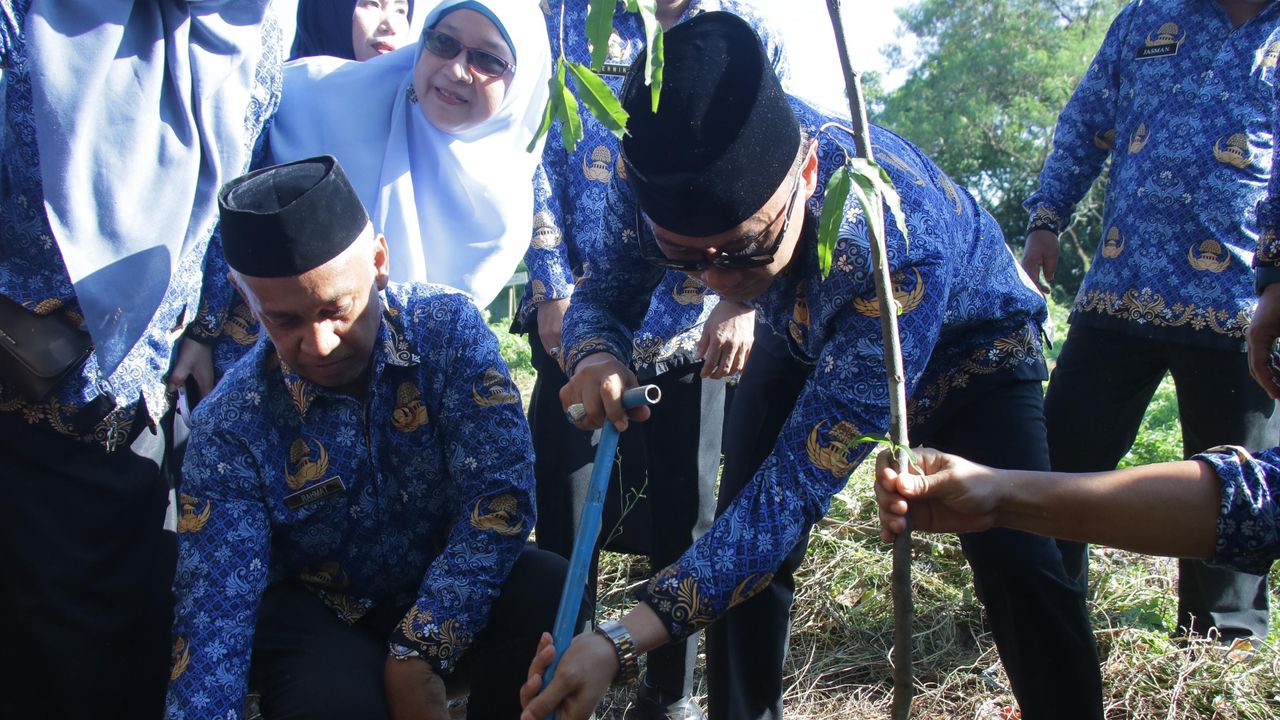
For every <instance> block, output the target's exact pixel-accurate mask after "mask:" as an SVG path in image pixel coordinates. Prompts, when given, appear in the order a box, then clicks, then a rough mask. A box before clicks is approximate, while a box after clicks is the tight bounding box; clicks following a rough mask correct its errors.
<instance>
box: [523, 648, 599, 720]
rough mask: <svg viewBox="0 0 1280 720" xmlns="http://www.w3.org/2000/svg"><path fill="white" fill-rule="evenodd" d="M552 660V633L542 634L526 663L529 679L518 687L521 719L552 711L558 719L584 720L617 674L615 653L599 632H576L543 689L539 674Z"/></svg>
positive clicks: (537, 719) (537, 718) (537, 717)
mask: <svg viewBox="0 0 1280 720" xmlns="http://www.w3.org/2000/svg"><path fill="white" fill-rule="evenodd" d="M553 660H555V648H554V647H552V645H551V635H550V634H549V633H543V634H542V641H541V642H539V643H538V652H537V654H535V655H534V656H533V662H532V663H530V664H529V679H528V680H526V681H525V683H524V685H523V686H521V688H520V705H521V706H522V707H523V708H524V712H523V713H521V715H520V720H542V718H545V717H548V716H549V715H550V714H551V713H553V712H554V713H555V714H556V719H557V720H586V719H587V718H589V717H591V713H593V712H595V709H596V706H597V705H599V704H600V699H601V698H603V697H604V694H605V692H606V691H607V690H608V689H609V685H610V684H612V683H613V678H614V676H615V675H617V674H618V654H617V652H615V651H614V649H613V645H612V644H611V643H610V642H609V641H608V640H607V639H605V638H604V637H603V636H602V635H600V634H599V633H596V632H593V631H591V630H588V631H586V632H584V633H581V634H579V635H578V636H577V637H575V638H574V639H573V642H572V643H570V645H569V650H568V651H567V652H566V653H565V654H564V657H562V658H560V664H559V665H558V666H556V676H555V677H554V678H552V680H551V684H550V685H548V686H547V687H546V689H543V687H542V675H543V673H545V672H546V670H547V668H548V667H550V665H551V662H552V661H553Z"/></svg>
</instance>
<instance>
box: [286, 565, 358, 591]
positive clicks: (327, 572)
mask: <svg viewBox="0 0 1280 720" xmlns="http://www.w3.org/2000/svg"><path fill="white" fill-rule="evenodd" d="M298 579H299V580H301V581H302V582H304V583H307V584H308V585H315V586H317V587H322V588H331V589H333V590H345V589H346V588H347V587H348V586H349V585H350V584H351V579H350V578H348V577H347V573H346V571H345V570H343V569H342V566H341V565H339V564H338V562H337V561H336V560H335V561H331V562H327V563H321V564H320V565H313V566H312V567H309V568H307V569H305V570H303V571H302V572H300V573H298Z"/></svg>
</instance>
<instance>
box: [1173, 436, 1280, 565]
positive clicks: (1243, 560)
mask: <svg viewBox="0 0 1280 720" xmlns="http://www.w3.org/2000/svg"><path fill="white" fill-rule="evenodd" d="M1194 459H1195V460H1202V461H1204V462H1207V463H1209V465H1210V466H1212V467H1213V471H1214V472H1215V473H1217V475H1218V478H1219V479H1220V480H1221V481H1222V505H1221V509H1220V511H1219V514H1218V542H1217V547H1216V549H1215V551H1214V555H1213V559H1212V560H1211V562H1213V563H1216V564H1219V565H1229V566H1231V567H1233V568H1236V569H1238V570H1243V571H1245V572H1250V573H1255V574H1259V575H1261V574H1264V573H1266V572H1267V571H1268V570H1269V569H1270V568H1271V562H1272V561H1273V560H1275V559H1276V558H1277V557H1280V498H1278V497H1277V495H1280V448H1272V449H1270V450H1265V451H1263V452H1261V453H1258V454H1257V455H1256V456H1255V455H1251V454H1249V451H1248V450H1245V449H1244V448H1242V447H1236V446H1226V445H1224V446H1222V447H1216V448H1211V449H1210V450H1208V451H1206V452H1204V453H1201V454H1199V455H1196V456H1195V458H1194Z"/></svg>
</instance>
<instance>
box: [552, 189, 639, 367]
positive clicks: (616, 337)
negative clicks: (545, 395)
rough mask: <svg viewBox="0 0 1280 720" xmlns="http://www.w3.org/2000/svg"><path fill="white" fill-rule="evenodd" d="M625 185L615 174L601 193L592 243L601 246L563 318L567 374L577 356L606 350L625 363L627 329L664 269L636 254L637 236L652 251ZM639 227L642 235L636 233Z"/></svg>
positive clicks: (629, 342)
mask: <svg viewBox="0 0 1280 720" xmlns="http://www.w3.org/2000/svg"><path fill="white" fill-rule="evenodd" d="M635 208H636V206H635V201H634V197H633V196H632V194H631V188H630V187H628V186H627V184H626V181H625V180H621V179H619V178H618V177H617V176H616V175H615V176H614V178H613V180H612V181H610V183H609V188H608V191H607V193H606V200H605V210H604V217H602V218H601V219H600V224H599V228H600V229H599V232H601V233H604V237H603V238H602V242H600V243H598V244H597V246H598V247H599V248H601V251H600V252H599V253H598V254H597V255H596V256H595V257H592V258H591V260H590V263H589V264H588V265H586V266H585V269H584V271H583V275H582V279H581V280H579V281H578V287H577V290H575V291H574V294H573V302H572V303H571V304H570V305H569V312H568V313H566V314H565V320H564V346H565V348H566V351H565V355H564V361H565V369H566V372H567V374H569V375H573V370H574V368H576V367H577V365H578V362H579V361H580V360H582V358H584V357H586V356H588V355H591V354H592V353H597V352H606V353H609V354H610V355H612V356H614V357H616V358H618V359H619V360H621V361H622V362H623V363H624V364H626V365H630V364H631V354H632V352H633V350H634V346H633V345H632V333H634V332H635V330H636V329H637V328H639V327H640V323H642V322H643V321H644V316H645V313H646V312H648V310H649V301H650V298H651V296H652V294H653V289H654V288H655V287H657V286H658V283H659V282H661V281H662V278H663V275H664V271H663V270H662V269H661V268H658V267H656V266H654V265H650V264H649V263H648V262H646V261H645V260H644V257H643V256H642V255H641V254H640V248H639V242H640V241H643V242H647V243H648V244H649V245H650V247H651V249H652V251H653V252H655V253H656V252H658V249H657V247H656V245H654V244H653V241H652V239H651V238H650V234H649V230H648V228H647V226H645V225H644V221H643V220H641V219H640V215H639V213H638V212H637V211H636V209H635ZM640 232H643V233H644V235H645V237H644V238H637V234H638V233H640Z"/></svg>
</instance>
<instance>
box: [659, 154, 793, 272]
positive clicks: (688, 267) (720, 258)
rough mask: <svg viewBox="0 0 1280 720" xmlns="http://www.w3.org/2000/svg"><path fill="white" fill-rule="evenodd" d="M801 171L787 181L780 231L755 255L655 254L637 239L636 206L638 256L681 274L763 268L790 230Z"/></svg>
mask: <svg viewBox="0 0 1280 720" xmlns="http://www.w3.org/2000/svg"><path fill="white" fill-rule="evenodd" d="M802 169H803V168H800V169H797V170H796V178H795V180H793V181H792V182H791V195H790V198H789V199H788V200H787V206H786V207H785V208H784V209H783V210H782V215H781V217H782V218H783V221H782V229H781V230H779V231H778V234H777V235H774V236H773V240H772V241H770V242H769V246H768V247H767V248H766V249H764V250H761V251H759V252H742V253H734V254H726V253H724V252H723V251H720V250H717V251H716V253H715V254H714V255H712V256H710V257H708V256H706V255H705V254H704V255H703V256H702V257H701V258H698V259H697V260H683V259H679V258H670V257H667V256H666V255H663V254H662V253H661V251H658V252H657V253H656V254H655V252H654V249H653V248H650V247H648V243H646V242H645V241H644V239H643V238H642V237H641V235H642V234H643V233H642V232H641V231H642V230H643V229H644V228H643V225H642V221H641V219H640V209H639V206H638V205H637V207H636V242H637V243H639V247H640V257H642V258H644V259H645V260H646V261H647V262H648V263H649V264H651V265H654V266H657V267H660V268H664V269H667V270H679V271H681V272H687V273H695V272H702V271H704V270H706V269H708V268H711V267H718V268H723V269H725V270H750V269H751V268H758V267H764V266H765V265H768V264H769V263H771V262H773V255H774V253H776V252H777V251H778V246H779V245H780V244H782V239H783V238H784V237H786V236H787V228H789V227H791V214H792V213H791V210H792V209H793V208H794V206H795V202H796V191H797V190H799V189H800V174H801V170H802ZM776 222H778V218H774V219H773V220H771V221H770V222H769V225H772V224H774V223H776Z"/></svg>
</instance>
